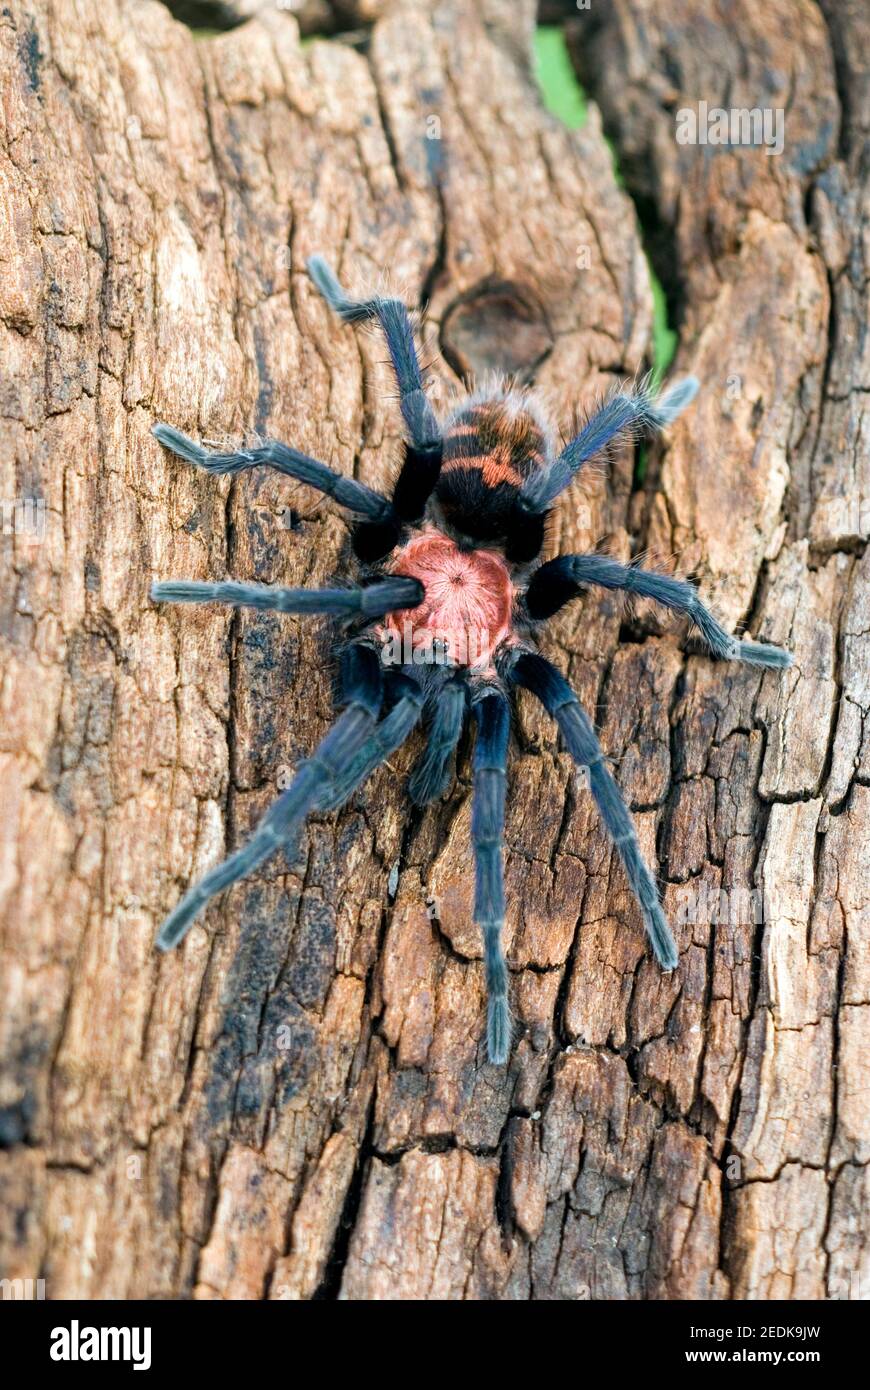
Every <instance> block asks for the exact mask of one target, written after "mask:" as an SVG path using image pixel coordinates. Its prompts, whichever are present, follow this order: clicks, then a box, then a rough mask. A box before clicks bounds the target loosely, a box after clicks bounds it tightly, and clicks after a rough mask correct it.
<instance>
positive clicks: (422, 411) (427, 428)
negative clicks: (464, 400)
mask: <svg viewBox="0 0 870 1390" xmlns="http://www.w3.org/2000/svg"><path fill="white" fill-rule="evenodd" d="M307 269H308V274H309V275H310V276H311V279H312V280H313V281H314V284H315V285H316V287H317V289H318V290H319V291H320V293H321V294H322V295H323V298H324V299H325V300H326V302H327V304H328V305H329V307H330V308H331V309H334V310H335V312H336V313H337V314H339V315H340V316H341V318H343V319H344V320H345V322H347V323H361V322H364V321H365V320H366V319H377V320H378V322H379V323H380V325H381V328H382V329H383V333H384V337H385V338H386V340H387V348H388V350H389V353H390V357H391V359H392V363H393V369H394V371H395V373H396V381H397V382H398V386H399V402H400V405H401V410H402V416H403V418H404V421H405V424H406V426H407V428H408V434H409V436H410V439H411V446H412V448H413V450H415V451H416V452H417V453H419V454H421V455H423V456H425V457H435V456H437V459H438V465H439V467H440V463H441V430H440V428H439V425H438V421H437V420H436V418H435V412H434V411H433V409H432V407H431V405H430V404H429V400H428V398H427V396H426V393H425V391H424V390H423V373H422V371H421V368H420V363H419V361H418V359H417V349H416V347H415V345H414V330H413V328H412V326H411V318H410V315H409V313H408V310H407V308H406V307H405V305H404V304H403V303H402V301H401V299H386V298H384V297H382V296H381V295H375V296H374V297H373V298H372V299H351V298H350V296H349V295H348V294H347V293H346V292H345V290H344V289H343V288H342V286H341V284H340V283H339V281H338V279H337V277H336V275H335V272H334V271H333V270H332V268H331V266H329V265H328V264H327V263H326V261H325V260H324V259H323V257H322V256H311V257H310V259H309V260H308V262H307ZM435 476H436V478H437V471H436V474H435ZM434 482H435V480H434V479H433V486H434ZM430 491H431V489H430ZM411 519H412V520H413V518H411Z"/></svg>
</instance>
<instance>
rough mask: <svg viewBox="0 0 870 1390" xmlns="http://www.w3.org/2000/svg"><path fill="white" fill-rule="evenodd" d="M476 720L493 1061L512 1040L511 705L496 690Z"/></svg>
mask: <svg viewBox="0 0 870 1390" xmlns="http://www.w3.org/2000/svg"><path fill="white" fill-rule="evenodd" d="M472 708H473V710H474V717H475V720H476V723H477V738H476V740H475V745H474V793H473V801H472V808H471V839H472V843H473V845H474V864H475V887H474V920H475V921H476V922H477V923H478V925H479V926H480V929H481V931H482V932H483V950H484V964H485V969H486V993H487V1023H486V1044H487V1051H488V1054H489V1060H490V1061H491V1062H494V1063H496V1064H498V1065H502V1064H503V1063H504V1062H506V1061H507V1057H508V1052H509V1051H510V1042H511V1019H510V1008H509V1005H508V968H507V961H506V960H505V955H504V945H503V943H502V928H503V927H504V912H505V902H504V865H503V862H502V861H503V853H504V806H505V786H506V779H507V756H508V740H509V738H510V706H509V704H508V702H507V699H506V698H505V696H504V695H503V694H502V693H501V691H498V690H490V691H488V692H487V693H486V694H485V695H483V696H481V697H480V698H479V699H476V700H475V701H474V704H473V705H472Z"/></svg>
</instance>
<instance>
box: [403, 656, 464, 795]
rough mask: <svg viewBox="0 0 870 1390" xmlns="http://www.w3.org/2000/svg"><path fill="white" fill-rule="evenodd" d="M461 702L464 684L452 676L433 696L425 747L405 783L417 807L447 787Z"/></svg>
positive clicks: (459, 730) (460, 721)
mask: <svg viewBox="0 0 870 1390" xmlns="http://www.w3.org/2000/svg"><path fill="white" fill-rule="evenodd" d="M465 703H466V690H465V685H464V682H463V681H462V680H460V679H457V678H456V677H453V678H451V679H450V680H447V681H445V683H444V685H443V686H441V688H440V689H439V690H438V691H437V692H436V693H435V695H434V697H433V706H432V720H431V723H430V725H429V729H428V732H427V737H426V748H425V750H424V752H423V756H422V757H421V758H420V761H419V762H418V763H417V765H416V767H415V768H414V771H413V772H412V773H411V777H410V780H409V782H408V791H409V792H410V795H411V800H412V801H413V802H414V803H415V804H416V805H417V806H425V805H426V803H427V802H429V801H434V800H435V798H436V797H439V796H441V795H442V793H443V792H444V790H445V788H446V786H447V781H448V779H449V776H450V760H451V758H452V757H453V753H454V751H455V749H456V745H457V743H458V742H459V739H460V737H461V735H462V725H463V723H464V722H465Z"/></svg>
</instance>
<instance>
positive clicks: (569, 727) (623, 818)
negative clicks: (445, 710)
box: [510, 652, 679, 970]
mask: <svg viewBox="0 0 870 1390" xmlns="http://www.w3.org/2000/svg"><path fill="white" fill-rule="evenodd" d="M510 677H511V679H512V680H513V681H515V682H516V684H517V685H522V686H524V687H525V688H526V689H527V690H531V691H532V693H533V694H534V695H536V696H537V697H538V699H539V700H540V701H541V703H542V704H543V705H544V707H545V709H546V710H547V711H548V713H549V714H551V715H552V717H553V718H554V719H555V721H556V723H557V724H558V726H559V729H560V731H561V734H562V737H563V738H564V740H565V743H566V744H567V746H568V751H569V752H570V753H571V755H572V757H573V758H574V760H575V761H576V762H577V763H579V764H580V765H581V766H584V767H586V768H587V769H588V774H589V786H590V789H591V791H592V795H593V797H594V798H595V804H596V806H597V807H598V811H599V814H600V816H601V819H602V821H603V822H604V825H605V827H606V829H607V831H608V834H609V835H610V837H611V839H612V840H613V843H614V844H615V845H616V848H617V851H618V853H619V857H620V859H621V860H622V863H623V867H624V868H625V872H626V876H627V878H628V881H629V884H630V886H631V889H632V892H633V893H634V895H635V897H636V898H637V901H638V903H639V904H640V909H641V912H642V913H643V920H644V924H645V926H646V930H647V934H648V936H649V939H650V943H651V945H652V948H653V951H654V953H655V957H656V960H657V961H658V963H659V965H660V966H661V967H662V969H663V970H674V969H675V968H676V966H677V963H678V959H679V958H678V955H677V948H676V944H675V942H674V938H673V936H672V935H671V929H670V927H669V926H668V924H667V921H666V919H665V915H664V913H663V911H662V908H661V904H660V902H659V897H658V893H657V891H656V885H655V881H654V879H653V876H652V874H651V873H650V871H649V869H648V868H647V866H646V864H645V863H644V861H643V858H642V857H641V853H640V847H639V845H638V843H637V835H636V834H635V829H634V825H633V824H632V819H631V816H630V814H629V811H628V807H627V806H626V804H625V802H624V801H623V799H622V793H621V792H620V790H619V787H618V786H617V785H616V782H615V781H614V780H613V777H612V776H611V774H610V771H609V770H608V768H607V764H606V763H605V761H604V754H603V753H602V751H601V745H600V743H599V742H598V739H597V737H596V735H595V730H594V729H593V727H592V724H591V722H590V720H589V718H588V716H587V715H586V713H585V712H584V710H583V709H581V707H580V704H579V701H578V700H577V696H576V695H575V694H574V692H573V690H572V689H571V687H570V685H569V684H568V682H567V681H566V680H565V678H564V677H563V676H562V675H560V673H559V672H558V671H557V670H556V668H555V666H553V665H552V664H551V663H550V662H549V661H547V660H546V658H545V657H543V656H541V655H539V654H538V653H537V652H525V653H523V655H521V656H520V657H518V658H517V660H516V661H515V663H514V665H513V667H512V668H511V672H510Z"/></svg>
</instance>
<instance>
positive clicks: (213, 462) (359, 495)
mask: <svg viewBox="0 0 870 1390" xmlns="http://www.w3.org/2000/svg"><path fill="white" fill-rule="evenodd" d="M151 433H152V434H153V435H154V437H155V439H157V440H158V441H159V442H160V443H161V444H162V445H163V447H164V448H165V449H171V451H172V453H173V454H177V455H178V457H179V458H182V459H184V461H185V462H186V463H192V464H195V466H196V467H197V468H204V469H205V471H206V472H207V473H216V474H222V473H233V474H235V473H244V472H245V471H246V470H247V469H248V468H256V467H257V466H258V465H260V464H263V465H265V466H266V467H268V468H274V469H275V470H276V472H278V473H284V474H286V475H287V477H288V478H294V479H295V480H296V482H299V483H307V484H308V486H309V487H313V488H316V489H317V491H318V492H323V493H325V494H326V496H327V497H332V498H333V499H334V500H335V501H336V502H338V503H339V504H340V505H341V506H342V507H347V508H348V510H349V511H352V512H356V513H358V515H360V516H363V517H365V518H366V519H367V521H369V522H371V523H373V524H377V525H379V526H385V525H388V524H390V523H394V522H395V516H394V512H393V507H392V503H390V502H389V501H388V500H387V498H386V497H382V496H381V494H380V493H379V492H375V491H374V489H373V488H370V487H366V485H365V483H358V482H357V481H356V479H355V478H345V477H344V476H343V474H341V473H336V472H335V470H334V469H333V468H330V467H328V465H327V464H325V463H321V462H320V460H319V459H314V458H310V457H309V456H308V454H303V453H300V451H299V450H298V449H291V448H290V447H289V446H288V445H287V444H280V443H278V441H277V440H269V441H268V442H267V443H265V444H259V445H257V447H256V448H252V449H236V450H234V451H233V452H232V453H220V452H214V451H212V450H209V449H205V448H203V446H202V445H201V444H197V443H196V441H195V440H193V439H189V438H188V436H187V435H186V434H182V432H181V430H177V429H176V428H175V427H174V425H163V424H157V425H154V426H153V427H152V430H151Z"/></svg>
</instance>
